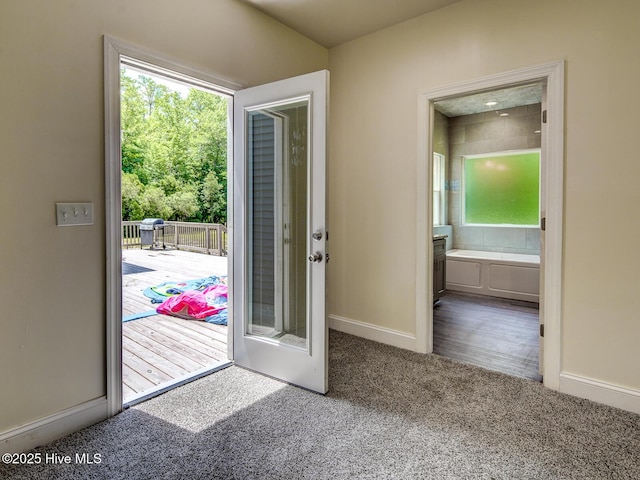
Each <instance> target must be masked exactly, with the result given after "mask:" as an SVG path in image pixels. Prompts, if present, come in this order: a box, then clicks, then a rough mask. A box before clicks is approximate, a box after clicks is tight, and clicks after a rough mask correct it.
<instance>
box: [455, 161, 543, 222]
mask: <svg viewBox="0 0 640 480" xmlns="http://www.w3.org/2000/svg"><path fill="white" fill-rule="evenodd" d="M462 170H463V194H462V211H463V216H462V218H463V223H464V224H466V225H502V226H507V225H509V226H527V227H534V226H538V225H539V218H540V150H524V151H517V152H514V151H510V152H501V153H492V154H487V155H470V156H466V157H462Z"/></svg>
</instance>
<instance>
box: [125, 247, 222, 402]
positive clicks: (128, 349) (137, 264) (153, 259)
mask: <svg viewBox="0 0 640 480" xmlns="http://www.w3.org/2000/svg"><path fill="white" fill-rule="evenodd" d="M122 260H123V276H122V303H123V313H122V315H123V317H124V318H126V317H127V316H130V315H134V314H138V313H142V312H149V311H151V310H154V309H155V308H156V306H157V304H152V303H151V301H150V299H149V298H147V297H145V296H144V294H143V293H142V292H143V291H144V289H145V288H147V287H151V286H154V285H159V284H161V283H164V282H169V281H182V280H193V279H197V278H203V277H207V276H210V275H218V276H222V275H226V274H227V258H226V257H217V256H213V255H205V254H199V253H192V252H184V251H179V250H148V249H145V250H141V249H131V250H123V252H122ZM227 363H228V359H227V327H226V326H221V325H214V324H210V323H206V322H202V321H197V320H183V319H180V318H175V317H170V316H167V315H157V314H156V315H153V316H149V317H146V318H140V319H138V320H132V321H128V322H124V323H123V324H122V381H123V401H124V403H125V404H129V403H132V402H135V401H138V400H140V399H144V398H146V397H148V396H151V395H153V394H156V393H158V392H162V391H164V390H167V389H169V388H171V387H172V386H175V385H179V384H181V383H184V382H185V381H187V380H188V379H191V378H193V377H198V376H201V375H203V374H204V373H207V372H210V371H212V370H215V369H216V368H221V367H222V366H224V365H226V364H227Z"/></svg>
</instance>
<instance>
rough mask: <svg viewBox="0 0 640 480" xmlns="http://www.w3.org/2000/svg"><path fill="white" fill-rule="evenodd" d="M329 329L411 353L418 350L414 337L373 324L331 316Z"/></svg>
mask: <svg viewBox="0 0 640 480" xmlns="http://www.w3.org/2000/svg"><path fill="white" fill-rule="evenodd" d="M329 328H331V329H333V330H337V331H338V332H343V333H348V334H350V335H355V336H356V337H362V338H366V339H367V340H373V341H374V342H379V343H384V344H386V345H391V346H393V347H398V348H404V349H405V350H411V351H415V350H416V338H415V337H414V336H412V335H410V334H408V333H405V332H400V331H398V330H392V329H390V328H385V327H379V326H378V325H373V324H371V323H365V322H361V321H359V320H352V319H350V318H345V317H339V316H338V315H329Z"/></svg>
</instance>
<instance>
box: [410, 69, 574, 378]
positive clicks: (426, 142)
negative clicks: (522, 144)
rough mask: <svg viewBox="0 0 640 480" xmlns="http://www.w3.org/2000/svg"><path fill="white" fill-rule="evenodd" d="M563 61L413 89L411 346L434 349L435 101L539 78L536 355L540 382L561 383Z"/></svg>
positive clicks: (418, 348)
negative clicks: (540, 225)
mask: <svg viewBox="0 0 640 480" xmlns="http://www.w3.org/2000/svg"><path fill="white" fill-rule="evenodd" d="M564 68H565V67H564V61H559V62H553V63H547V64H543V65H538V66H534V67H528V68H523V69H520V70H513V71H510V72H505V73H500V74H497V75H491V76H488V77H483V78H479V79H475V80H470V81H467V82H462V83H458V84H455V85H449V86H445V87H441V88H436V89H432V90H426V91H423V92H420V93H419V94H418V157H417V159H418V161H417V205H416V227H417V239H416V240H417V241H416V246H417V247H416V248H417V251H416V351H418V352H422V353H429V352H432V351H433V307H432V305H433V292H432V289H431V285H432V284H433V267H432V266H433V249H432V248H431V243H432V240H431V239H432V236H433V211H432V203H433V199H432V196H433V195H432V194H431V191H432V185H433V178H432V176H433V124H434V106H433V104H434V102H436V101H438V100H442V99H444V98H447V97H452V96H460V95H465V94H470V93H477V92H478V91H482V90H492V89H496V88H502V87H507V86H511V85H516V84H521V83H528V82H535V81H544V82H545V83H546V89H547V90H546V92H547V124H546V125H545V126H546V128H544V127H545V126H543V135H542V145H541V150H542V151H543V152H545V154H546V159H545V161H546V162H547V164H546V167H547V168H546V174H545V178H543V179H542V181H543V182H545V183H546V187H547V189H546V192H545V194H544V195H545V198H543V199H542V206H544V205H546V212H545V211H541V212H540V214H541V216H543V217H545V218H546V232H545V233H546V235H545V237H546V238H545V244H544V252H542V254H543V255H544V258H545V268H544V271H543V272H542V274H543V275H544V278H543V281H542V282H541V284H542V285H543V289H544V291H541V292H540V294H541V295H540V296H541V304H540V308H541V311H540V315H541V317H542V318H544V324H545V326H544V358H541V359H540V363H541V366H542V372H543V382H544V385H545V386H546V387H548V388H551V389H553V390H558V389H559V388H560V372H561V367H562V356H561V353H562V352H561V348H562V343H561V341H562V239H563V236H562V233H563V212H564V207H563V202H564Z"/></svg>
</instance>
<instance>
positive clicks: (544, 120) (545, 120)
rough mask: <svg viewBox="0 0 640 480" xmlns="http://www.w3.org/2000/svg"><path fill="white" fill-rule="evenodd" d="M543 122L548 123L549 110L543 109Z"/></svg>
mask: <svg viewBox="0 0 640 480" xmlns="http://www.w3.org/2000/svg"><path fill="white" fill-rule="evenodd" d="M542 123H547V111H546V110H543V111H542Z"/></svg>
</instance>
